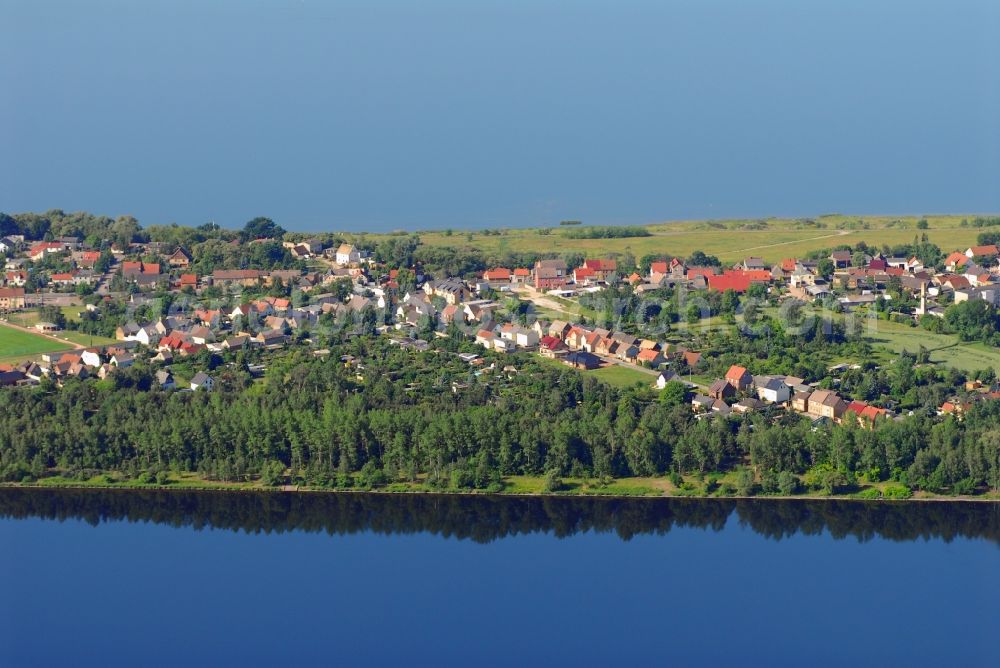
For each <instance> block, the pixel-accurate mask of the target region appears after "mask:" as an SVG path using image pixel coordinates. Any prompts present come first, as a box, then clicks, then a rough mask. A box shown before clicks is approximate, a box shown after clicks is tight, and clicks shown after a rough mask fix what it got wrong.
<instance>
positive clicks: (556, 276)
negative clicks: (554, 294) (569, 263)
mask: <svg viewBox="0 0 1000 668" xmlns="http://www.w3.org/2000/svg"><path fill="white" fill-rule="evenodd" d="M534 277H535V289H536V290H553V289H556V288H561V287H563V286H565V285H566V262H564V261H563V260H560V259H555V260H538V261H537V262H535V270H534Z"/></svg>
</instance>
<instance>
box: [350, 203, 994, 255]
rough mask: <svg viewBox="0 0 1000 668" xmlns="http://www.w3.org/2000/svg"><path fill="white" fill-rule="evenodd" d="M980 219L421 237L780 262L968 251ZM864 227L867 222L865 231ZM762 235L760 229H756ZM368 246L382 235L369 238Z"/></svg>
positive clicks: (834, 220) (821, 220) (677, 225)
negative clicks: (811, 255)
mask: <svg viewBox="0 0 1000 668" xmlns="http://www.w3.org/2000/svg"><path fill="white" fill-rule="evenodd" d="M974 217H975V215H974V214H965V215H946V216H931V215H928V216H841V215H831V216H821V217H817V218H814V219H813V220H814V221H815V224H808V223H806V222H803V221H802V220H799V219H791V218H769V219H766V220H760V221H754V220H720V221H675V222H669V223H658V224H654V225H647V226H645V227H646V229H648V230H649V231H650V232H651V233H652V236H649V237H631V238H625V239H570V238H567V237H565V236H564V235H563V232H564V230H561V229H559V228H558V227H554V228H545V229H549V230H550V232H549V233H548V234H540V233H539V229H505V230H501V233H500V234H498V235H497V234H484V233H483V232H461V231H454V232H452V234H448V233H446V232H443V231H436V232H421V233H420V239H421V241H422V242H423V243H424V244H427V245H430V246H449V247H462V246H471V247H474V248H479V249H482V250H484V251H487V252H491V253H494V254H496V255H498V256H501V255H503V254H504V253H505V252H514V251H518V252H553V253H565V252H580V253H584V254H587V255H592V256H598V257H600V256H605V255H608V254H612V253H624V252H626V251H628V252H631V253H632V254H633V255H635V257H637V258H640V257H642V256H643V255H650V254H669V255H676V256H687V255H690V254H691V253H692V252H694V251H696V250H701V251H704V252H705V253H708V254H710V255H717V256H718V257H719V258H720V259H722V260H723V261H727V262H733V261H737V260H740V259H742V258H744V257H746V256H748V255H755V256H759V257H763V258H764V259H765V260H766V261H769V262H776V261H779V260H781V259H782V258H786V257H796V256H800V255H804V254H806V253H807V252H808V251H811V250H817V249H821V248H830V247H833V246H836V245H838V244H856V243H858V242H859V241H864V242H866V243H868V244H870V245H875V246H882V245H883V244H889V245H893V244H901V243H909V242H911V241H913V238H914V236H915V235H918V234H922V233H924V232H926V233H927V236H928V238H929V239H930V240H931V241H932V242H934V243H936V244H938V245H939V246H941V248H942V249H944V250H953V249H956V248H963V249H964V248H966V247H968V246H970V245H973V244H974V243H975V242H976V236H977V235H978V234H979V233H980V232H982V231H983V230H982V229H981V228H976V227H971V226H968V227H961V222H962V220H963V219H969V220H971V219H972V218H974ZM920 218H926V220H927V221H928V225H929V227H928V229H927V230H918V229H917V221H918V220H919V219H920ZM858 221H862V222H861V223H860V224H859V222H858ZM758 227H761V229H756V228H758ZM366 236H367V238H368V239H371V238H372V237H377V235H366Z"/></svg>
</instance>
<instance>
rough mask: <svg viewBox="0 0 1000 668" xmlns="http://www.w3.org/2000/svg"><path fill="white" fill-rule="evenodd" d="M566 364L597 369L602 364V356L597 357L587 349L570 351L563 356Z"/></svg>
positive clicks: (585, 368)
mask: <svg viewBox="0 0 1000 668" xmlns="http://www.w3.org/2000/svg"><path fill="white" fill-rule="evenodd" d="M562 360H563V362H564V363H565V364H568V365H569V366H572V367H575V368H577V369H584V370H588V369H596V368H598V367H599V366H601V358H599V357H597V355H594V354H593V353H588V352H586V351H585V350H579V351H575V352H571V353H568V354H567V355H565V356H564V357H563V358H562Z"/></svg>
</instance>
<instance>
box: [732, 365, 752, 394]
mask: <svg viewBox="0 0 1000 668" xmlns="http://www.w3.org/2000/svg"><path fill="white" fill-rule="evenodd" d="M726 382H727V383H729V385H731V386H732V388H733V389H734V390H737V391H739V392H742V391H743V390H745V389H747V388H749V387H750V386H751V385H753V374H751V373H750V372H749V371H747V369H746V367H742V366H738V365H736V364H734V365H733V366H731V367H729V371H727V372H726Z"/></svg>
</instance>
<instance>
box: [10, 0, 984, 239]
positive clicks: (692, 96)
mask: <svg viewBox="0 0 1000 668" xmlns="http://www.w3.org/2000/svg"><path fill="white" fill-rule="evenodd" d="M997 34H1000V2H997V1H996V0H947V1H945V0H936V1H930V0H878V1H874V2H873V1H871V0H840V1H837V2H830V1H817V2H802V1H801V0H755V1H754V2H745V1H743V0H687V1H678V0H664V1H653V0H623V1H621V2H593V1H590V0H583V1H575V0H574V1H572V2H571V1H570V0H538V1H532V2H528V1H526V0H477V1H476V2H458V1H456V0H423V1H421V2H403V1H402V0H373V1H372V2H358V1H356V0H352V1H344V0H330V1H322V2H321V1H317V0H216V1H213V2H204V1H203V0H146V1H144V2H134V1H132V0H91V1H88V2H74V1H72V0H32V1H31V2H22V1H19V0H0V97H2V104H0V156H2V159H0V210H3V211H8V212H9V211H26V210H31V211H44V210H46V209H50V208H62V209H65V210H67V211H73V210H89V211H92V212H94V213H102V214H108V215H118V214H132V215H135V216H136V217H138V218H139V220H140V221H141V222H142V223H144V224H162V223H169V222H171V221H176V222H178V223H181V224H193V225H199V224H202V223H204V222H207V221H209V220H214V221H216V222H218V223H219V224H221V225H224V226H226V227H238V226H241V225H242V224H243V223H245V222H246V221H247V220H249V219H250V218H252V217H254V216H258V215H265V216H270V217H271V218H273V219H275V220H276V221H278V222H279V223H281V224H282V225H284V226H285V227H286V228H287V229H293V230H356V231H360V230H373V231H380V230H390V229H395V228H406V229H415V228H425V229H426V228H442V227H458V228H461V227H470V228H478V227H496V226H519V225H522V226H523V225H545V224H554V223H556V222H558V221H559V220H562V219H581V220H583V221H584V222H587V223H645V222H653V221H660V220H667V219H678V218H690V217H698V218H704V217H710V218H719V217H732V216H751V217H753V216H771V215H792V216H799V215H818V214H823V213H831V212H842V213H858V214H864V213H890V214H891V213H899V214H902V213H914V214H922V213H935V212H960V213H986V212H997V211H1000V114H998V113H997V110H998V109H1000V41H998V40H997V39H996V35H997Z"/></svg>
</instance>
